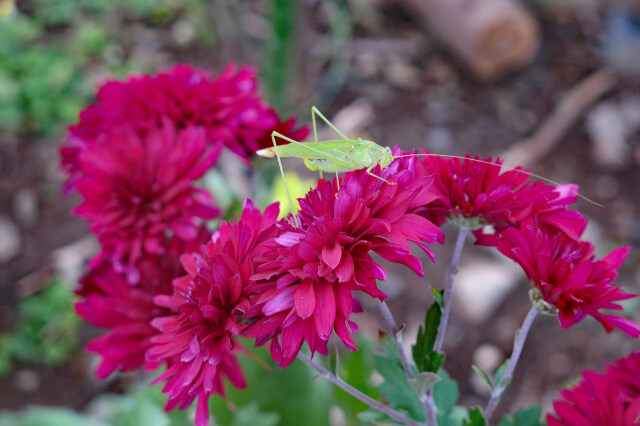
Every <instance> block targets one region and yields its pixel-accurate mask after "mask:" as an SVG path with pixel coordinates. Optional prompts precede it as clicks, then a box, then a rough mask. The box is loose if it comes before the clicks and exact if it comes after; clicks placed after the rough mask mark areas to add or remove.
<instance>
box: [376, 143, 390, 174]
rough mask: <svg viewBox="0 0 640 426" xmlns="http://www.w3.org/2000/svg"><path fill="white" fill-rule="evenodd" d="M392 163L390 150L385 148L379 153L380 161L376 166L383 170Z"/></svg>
mask: <svg viewBox="0 0 640 426" xmlns="http://www.w3.org/2000/svg"><path fill="white" fill-rule="evenodd" d="M392 161H393V154H392V153H391V148H389V147H388V146H385V147H384V148H383V149H382V151H381V152H380V161H379V162H378V164H380V167H381V168H383V169H384V168H387V167H389V164H391V162H392Z"/></svg>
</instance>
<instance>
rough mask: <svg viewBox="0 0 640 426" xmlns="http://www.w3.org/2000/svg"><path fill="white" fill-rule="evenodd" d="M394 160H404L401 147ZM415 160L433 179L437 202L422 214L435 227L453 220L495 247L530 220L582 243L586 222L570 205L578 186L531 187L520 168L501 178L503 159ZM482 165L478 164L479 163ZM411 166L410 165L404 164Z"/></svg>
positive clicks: (420, 170) (419, 170)
mask: <svg viewBox="0 0 640 426" xmlns="http://www.w3.org/2000/svg"><path fill="white" fill-rule="evenodd" d="M394 153H395V155H402V154H405V155H406V153H403V152H402V151H400V150H398V149H397V148H396V149H395V150H394ZM421 154H425V156H424V157H421V158H419V159H418V160H417V161H415V163H414V164H415V165H407V166H405V167H415V168H416V171H417V173H418V174H419V175H434V184H433V191H434V193H435V195H436V196H437V198H436V199H435V200H434V201H433V202H432V203H431V204H429V205H427V206H421V208H420V209H419V210H418V211H419V212H420V213H421V214H423V215H425V216H426V217H429V218H432V219H433V220H434V221H435V222H436V223H438V224H442V223H444V222H445V221H446V219H447V218H448V219H452V220H454V221H457V222H459V223H462V224H464V225H465V226H468V227H470V228H472V229H474V228H475V231H474V234H475V235H476V237H477V239H478V240H477V244H481V245H496V244H497V242H498V235H499V234H500V232H502V231H503V230H505V229H507V228H509V227H512V226H516V227H517V226H519V224H520V222H522V221H523V220H525V219H526V218H528V217H532V216H535V217H536V218H537V219H538V221H539V223H540V224H543V225H545V226H550V227H555V228H557V229H559V230H561V231H563V232H565V233H566V234H567V235H568V236H569V237H571V238H573V239H578V238H579V237H580V235H581V234H582V232H583V231H584V228H585V226H586V220H585V219H584V218H583V217H582V215H581V214H580V213H578V212H576V211H572V210H567V206H568V205H569V204H572V203H574V202H575V201H576V199H577V197H576V194H577V189H578V188H577V186H575V185H561V186H559V187H554V186H551V185H545V184H542V183H540V182H530V181H529V174H528V173H527V172H525V171H522V169H521V168H520V167H517V168H516V169H514V170H508V171H505V172H503V173H501V164H502V162H501V161H500V160H495V161H494V160H493V159H492V158H485V159H480V158H479V157H474V158H472V157H471V155H470V154H467V155H466V159H465V160H461V159H459V158H448V157H440V156H437V155H426V154H429V152H428V151H425V150H422V151H421ZM474 160H479V161H474ZM405 162H406V160H405ZM483 225H491V226H492V227H493V228H494V232H493V233H492V234H485V233H483V230H482V229H477V228H481V227H482V226H483Z"/></svg>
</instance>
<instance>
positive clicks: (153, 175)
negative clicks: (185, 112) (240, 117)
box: [74, 120, 220, 282]
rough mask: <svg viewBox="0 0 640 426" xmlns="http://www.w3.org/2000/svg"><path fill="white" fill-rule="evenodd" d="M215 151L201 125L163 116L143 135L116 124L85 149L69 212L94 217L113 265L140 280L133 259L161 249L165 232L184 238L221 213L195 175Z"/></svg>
mask: <svg viewBox="0 0 640 426" xmlns="http://www.w3.org/2000/svg"><path fill="white" fill-rule="evenodd" d="M216 156H217V153H216V151H215V149H214V148H212V147H211V146H210V145H208V144H207V142H206V139H205V134H204V130H203V129H201V128H187V129H185V130H183V131H181V132H176V131H175V130H174V127H173V125H172V124H171V122H169V121H166V120H165V122H164V125H163V127H162V128H160V129H157V130H154V131H150V132H149V133H148V134H147V135H146V136H145V137H144V138H142V137H140V136H138V135H137V134H135V133H133V132H127V131H124V132H122V133H121V132H119V131H114V132H112V134H110V135H109V137H108V138H107V139H106V140H104V141H97V142H96V143H94V144H93V145H92V147H91V149H90V150H86V151H84V152H83V153H82V155H81V158H80V161H81V164H82V169H83V174H82V176H80V177H79V178H78V180H77V190H78V192H79V193H80V195H82V196H83V197H84V200H83V202H82V203H81V204H80V205H79V206H78V207H76V209H75V210H74V212H75V213H76V214H78V215H79V216H81V217H83V218H84V219H86V220H87V221H89V222H90V223H91V231H92V232H93V233H94V234H95V235H96V236H97V237H98V239H99V240H100V243H101V244H102V246H103V252H102V254H101V255H100V256H99V258H98V259H103V258H108V259H109V260H111V261H112V262H113V264H114V267H115V268H116V272H118V273H120V272H126V273H127V274H128V279H129V280H130V281H131V282H137V281H138V279H139V276H138V275H139V272H138V270H137V269H136V268H135V263H136V261H137V260H138V259H139V258H140V257H141V256H142V255H143V254H144V253H150V254H161V253H162V252H163V244H164V240H165V239H166V238H167V233H171V234H172V235H174V236H175V237H177V238H180V239H182V240H190V239H193V238H195V237H196V235H197V234H198V228H199V226H200V224H201V222H202V221H203V220H207V219H212V218H215V217H217V216H219V214H220V210H219V209H218V208H217V207H215V206H214V205H213V202H212V199H211V196H210V195H209V194H208V193H207V192H206V191H204V190H202V189H199V188H196V187H195V185H194V181H195V180H196V179H198V178H200V177H201V176H202V175H203V174H204V173H205V172H206V171H207V169H209V167H211V165H212V164H213V162H214V161H215V159H216Z"/></svg>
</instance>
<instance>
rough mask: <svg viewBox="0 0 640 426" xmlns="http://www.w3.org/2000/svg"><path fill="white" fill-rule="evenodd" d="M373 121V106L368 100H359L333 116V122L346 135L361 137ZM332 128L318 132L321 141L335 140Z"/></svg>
mask: <svg viewBox="0 0 640 426" xmlns="http://www.w3.org/2000/svg"><path fill="white" fill-rule="evenodd" d="M372 121H373V106H372V105H371V102H369V100H368V99H365V98H358V99H356V100H355V101H353V102H351V103H350V104H349V105H347V106H346V107H344V108H342V109H341V110H340V111H338V113H337V114H335V115H334V116H333V118H332V119H331V122H332V123H333V125H334V126H335V127H336V128H338V129H340V131H341V132H342V133H344V134H345V135H354V136H355V135H359V134H361V133H362V131H363V129H364V128H365V127H367V126H368V125H369V124H370V123H371V122H372ZM335 137H336V134H335V132H334V131H333V130H332V129H331V128H323V129H322V130H321V131H320V132H318V139H319V140H332V139H335Z"/></svg>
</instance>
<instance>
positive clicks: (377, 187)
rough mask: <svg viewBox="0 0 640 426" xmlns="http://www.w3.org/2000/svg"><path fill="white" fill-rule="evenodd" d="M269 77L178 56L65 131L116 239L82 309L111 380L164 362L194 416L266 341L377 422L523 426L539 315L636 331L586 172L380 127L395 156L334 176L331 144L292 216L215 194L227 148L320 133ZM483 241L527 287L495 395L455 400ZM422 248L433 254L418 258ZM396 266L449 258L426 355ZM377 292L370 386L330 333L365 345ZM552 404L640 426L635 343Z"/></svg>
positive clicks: (91, 203) (572, 418)
mask: <svg viewBox="0 0 640 426" xmlns="http://www.w3.org/2000/svg"><path fill="white" fill-rule="evenodd" d="M255 74H256V72H255V70H253V69H251V68H249V67H242V66H241V67H238V66H235V65H229V66H228V67H226V68H225V69H224V70H223V71H222V72H221V73H220V74H219V75H217V76H212V75H211V73H209V72H208V71H205V70H199V69H194V68H193V67H190V66H187V65H177V66H175V67H173V68H171V69H167V70H164V71H160V72H158V73H156V74H153V75H137V76H131V77H129V78H128V79H126V80H111V81H107V82H106V83H104V84H102V86H101V87H100V88H99V90H98V91H97V93H96V102H95V103H93V104H91V105H89V106H88V107H86V108H85V109H84V110H83V111H82V112H81V113H80V119H79V122H78V123H77V124H74V125H72V126H71V127H70V128H69V140H68V142H67V143H66V144H65V145H64V146H63V148H62V149H61V156H62V167H63V168H64V170H65V171H66V173H67V175H68V180H67V183H66V187H65V191H66V192H67V193H71V192H74V191H75V192H77V193H78V194H79V196H80V199H81V201H80V204H79V205H78V206H77V207H76V208H75V210H74V213H75V214H76V215H79V216H80V217H82V218H84V219H85V220H86V221H87V222H88V223H89V224H90V230H91V232H92V233H93V234H94V235H95V237H96V238H97V240H98V241H99V243H100V246H101V251H100V252H99V254H98V255H97V256H96V257H95V258H94V259H92V260H91V262H90V263H89V265H88V271H87V272H86V275H85V276H84V277H83V278H82V280H81V285H80V288H79V289H78V290H77V294H78V295H79V297H80V301H79V302H78V303H77V304H76V311H77V313H78V315H80V316H81V317H82V318H83V319H84V320H86V321H88V322H90V323H91V324H93V325H94V326H96V327H100V328H104V329H106V331H105V332H104V333H103V334H102V335H100V336H99V337H97V338H95V339H93V340H91V341H90V342H89V343H88V345H87V346H86V349H87V350H88V351H90V352H94V353H96V354H98V356H99V357H100V363H99V366H98V368H97V370H96V374H97V376H98V377H100V378H106V377H108V376H110V375H111V374H113V373H115V372H118V371H130V370H135V369H144V370H146V371H158V373H159V376H157V378H156V379H155V380H154V381H153V382H152V384H153V385H156V386H161V387H162V390H163V392H164V393H165V394H166V406H165V408H166V410H173V409H185V408H187V407H190V406H191V405H195V406H196V414H195V424H196V425H197V426H205V425H208V424H209V423H210V404H209V402H210V398H211V397H212V396H215V395H220V396H222V397H224V396H225V395H226V393H227V388H228V387H235V388H238V389H243V388H245V387H246V386H247V378H246V377H245V374H244V373H243V369H242V367H241V364H240V363H239V359H241V358H243V357H249V358H251V357H254V355H253V354H252V352H251V350H250V349H251V347H252V346H265V347H267V348H268V350H269V352H270V355H271V358H272V360H273V362H274V363H275V364H277V365H278V366H279V367H280V369H287V368H290V367H289V366H290V364H291V363H293V362H294V361H295V360H296V359H298V360H300V361H302V362H303V363H305V364H307V365H308V366H309V367H310V368H312V369H313V370H315V371H316V372H317V373H318V374H319V375H320V376H322V377H323V378H324V379H327V380H329V381H330V382H332V383H333V384H335V385H336V386H338V387H339V388H341V389H342V390H343V391H345V392H347V393H348V394H350V395H352V396H353V397H355V398H356V399H358V400H360V401H362V402H364V403H365V404H367V405H368V406H369V407H370V410H367V411H363V412H360V413H359V416H360V419H361V420H362V421H363V422H373V423H376V424H385V423H391V424H406V425H420V424H426V425H430V426H434V425H436V424H438V425H462V424H465V425H477V426H479V425H486V424H489V423H490V422H494V423H496V422H499V423H500V425H520V426H524V425H537V424H541V422H542V421H543V419H541V418H540V417H541V411H540V408H539V407H531V408H527V409H522V410H520V411H519V412H517V413H515V414H514V415H513V416H505V417H503V418H502V419H496V418H495V416H494V413H495V411H496V408H497V406H498V404H499V402H500V398H501V396H502V395H503V394H504V392H508V386H509V383H510V381H511V379H512V377H513V374H514V371H515V370H516V368H526V365H520V366H518V361H519V359H520V355H521V353H522V350H523V347H524V343H525V341H526V339H527V335H528V333H529V331H530V329H531V327H533V326H535V320H536V317H537V316H538V315H541V314H544V315H554V316H556V317H557V319H558V323H559V325H560V327H561V328H562V329H568V328H570V327H571V326H572V325H574V324H576V323H578V322H581V321H582V320H584V319H585V318H586V317H592V318H594V319H595V320H597V322H599V323H600V324H601V326H602V327H603V328H604V330H605V331H606V332H607V333H609V332H612V331H613V330H614V329H617V331H618V332H622V333H626V334H627V335H628V336H630V338H638V337H639V336H640V326H639V325H638V324H636V323H635V322H633V321H632V320H630V319H627V318H625V317H624V316H622V315H619V314H618V313H615V312H613V313H612V312H611V310H613V311H616V310H617V311H620V310H622V309H623V308H622V306H621V305H620V304H619V302H620V301H624V300H627V299H630V298H633V297H636V295H634V294H630V293H628V292H626V291H624V290H623V289H622V287H621V286H619V285H618V284H616V282H615V279H616V277H617V274H618V273H617V270H618V268H619V267H620V266H621V265H622V263H623V262H624V260H625V258H626V257H627V255H628V253H629V250H630V248H629V247H620V248H616V249H614V250H613V251H611V252H610V253H609V254H608V255H606V256H604V257H602V258H597V257H596V256H595V254H594V252H595V247H594V245H593V244H592V243H591V242H590V241H588V240H585V239H583V234H584V231H585V227H586V225H587V219H586V218H585V217H584V216H583V215H582V214H581V213H580V212H578V211H577V210H573V209H571V206H572V205H573V204H574V203H575V202H576V201H577V198H578V196H579V195H578V187H577V186H576V185H573V184H563V185H556V184H550V183H546V182H540V181H539V179H537V178H536V177H534V176H532V175H531V174H530V173H529V172H527V171H526V170H524V169H523V168H521V167H516V168H503V167H502V166H501V161H500V160H499V159H492V158H482V159H481V158H479V157H477V156H474V155H473V154H468V155H467V156H466V157H463V158H460V157H453V156H439V155H435V154H431V153H429V152H427V151H424V150H421V151H419V152H417V151H412V152H407V151H403V150H402V149H400V148H399V147H397V146H392V145H394V144H395V142H396V141H380V140H378V141H375V142H376V143H377V144H378V145H379V146H383V147H384V146H389V151H390V152H391V153H392V156H391V157H390V158H389V159H388V160H389V161H385V162H384V163H383V164H375V162H374V163H373V164H371V165H370V166H369V165H368V166H367V167H364V168H362V169H357V170H347V171H346V172H345V173H343V174H340V175H337V174H332V173H331V172H330V170H331V166H332V164H333V165H334V166H336V167H335V168H336V169H337V165H336V164H335V163H332V161H333V160H332V158H331V156H330V155H328V156H327V155H325V156H324V157H320V158H321V159H322V161H323V162H324V163H323V165H324V166H326V168H325V171H326V172H327V173H326V176H325V177H324V178H320V179H318V180H317V182H314V184H313V187H312V188H311V189H310V190H308V192H306V193H305V194H301V196H300V197H299V198H298V205H299V208H297V209H296V210H295V211H292V212H289V214H284V215H281V214H280V209H281V207H280V206H279V204H278V203H277V202H276V203H272V204H269V205H258V202H257V201H256V200H254V201H252V200H249V199H247V200H245V201H244V202H243V203H242V205H241V206H239V208H238V206H233V205H232V206H225V207H223V206H220V205H218V204H217V202H216V199H215V198H214V196H213V195H212V194H211V193H209V192H208V191H207V190H206V186H204V185H202V184H201V182H202V180H203V177H204V176H205V175H206V174H207V173H208V172H210V171H211V170H212V169H213V168H216V165H217V162H218V160H219V159H220V158H221V156H224V155H229V154H231V155H234V156H236V157H237V158H239V159H240V162H241V163H244V165H246V167H247V170H249V171H248V172H247V173H254V171H253V169H254V168H255V167H256V164H257V161H256V152H257V151H259V150H264V149H274V150H275V151H277V148H274V147H273V142H272V135H273V134H274V132H276V133H277V134H279V135H283V136H285V137H286V138H289V139H290V140H292V141H294V142H295V141H304V140H305V138H306V137H307V136H308V135H309V133H310V132H309V129H308V128H306V127H300V126H298V125H297V124H296V123H297V121H298V120H296V119H295V118H288V119H284V118H282V117H280V115H279V114H278V113H277V112H276V110H275V108H274V107H272V106H271V105H269V104H267V103H266V102H265V101H264V100H263V97H262V94H261V92H260V89H259V86H258V83H257V80H256V77H255ZM314 133H315V127H314ZM316 140H317V139H316ZM341 155H343V153H342V152H341ZM297 156H300V157H305V158H308V157H312V156H311V155H307V154H304V153H302V154H299V155H297ZM374 159H375V158H374ZM278 160H279V159H278ZM316 161H317V160H316ZM341 162H342V163H341V164H342V165H343V166H344V158H343V157H341ZM307 163H308V164H309V161H307ZM262 164H264V160H263V162H262ZM316 164H317V163H316ZM354 164H360V163H358V162H354ZM354 168H355V167H354ZM343 169H344V167H343ZM292 204H293V203H292ZM291 209H292V210H293V206H292V207H291ZM221 218H225V219H221ZM445 223H452V224H454V225H455V226H456V227H457V229H458V234H457V237H455V236H447V237H448V238H451V237H455V238H456V242H455V247H454V250H453V253H452V255H451V258H450V259H443V258H437V259H436V258H435V256H434V254H433V251H432V247H433V245H435V244H441V243H443V242H444V240H445V234H444V232H443V231H442V229H441V228H442V226H443V225H444V224H445ZM469 239H473V240H474V242H475V244H476V245H481V246H486V248H487V250H497V251H498V252H499V253H501V254H502V255H504V256H506V257H507V258H509V259H511V260H513V261H514V262H515V263H516V264H518V265H519V266H520V267H521V268H522V270H523V272H524V274H525V275H526V278H527V279H528V281H529V287H528V288H522V290H521V291H522V292H528V294H529V298H530V300H531V309H530V310H529V312H528V314H527V315H526V316H525V317H524V318H522V325H521V327H520V329H519V330H518V332H517V333H516V335H515V336H514V345H513V351H512V353H511V356H510V358H509V359H508V360H507V361H506V362H505V363H504V364H503V365H502V366H501V367H500V368H499V369H498V371H497V372H496V374H495V377H493V378H492V377H490V375H489V374H488V373H486V372H483V371H482V370H481V369H479V368H477V367H475V369H476V372H477V374H479V375H480V376H481V377H482V378H483V379H485V380H486V382H487V383H488V384H489V386H490V387H491V395H490V397H489V398H488V401H486V405H485V406H484V407H462V406H459V405H457V389H456V385H455V383H454V382H453V381H452V380H451V378H450V377H449V376H448V374H447V373H446V372H445V371H444V369H443V365H444V362H445V357H446V356H447V354H446V353H444V352H443V348H444V343H445V340H446V338H447V333H446V332H447V325H448V323H449V318H450V317H451V315H452V298H453V295H454V293H455V282H456V280H455V276H456V272H457V270H458V268H459V263H460V260H461V253H462V251H463V247H464V244H465V242H466V241H467V240H469ZM416 248H418V249H419V251H422V252H424V253H425V254H426V255H427V257H429V258H430V260H431V261H430V262H427V263H426V264H423V262H422V260H420V258H419V257H418V253H417V252H416V251H417V250H416ZM390 263H399V264H402V265H404V266H406V267H407V268H409V270H411V271H412V272H413V273H415V275H416V276H417V277H418V278H416V279H420V278H419V277H424V276H427V277H428V276H429V275H430V274H431V273H432V272H431V271H432V270H433V269H434V268H446V269H447V270H448V271H449V274H448V281H447V282H446V283H442V285H439V284H438V285H435V283H434V285H432V284H431V283H428V282H426V281H424V292H426V293H430V294H431V295H432V298H433V303H432V305H431V306H430V307H428V308H427V307H425V321H424V324H422V325H421V327H420V330H419V332H418V335H417V338H416V341H415V344H413V346H412V350H411V351H407V350H406V347H405V345H404V344H403V341H402V331H403V330H402V329H403V327H402V326H401V325H398V324H397V322H396V321H395V320H394V318H393V315H392V314H391V311H390V310H389V308H388V306H387V304H386V303H385V299H387V294H385V292H383V290H382V288H383V287H382V286H381V284H382V283H383V282H384V281H385V280H387V277H388V273H387V269H388V266H387V265H389V264H390ZM386 286H387V287H389V286H393V282H390V283H388V284H386ZM367 297H370V298H373V299H376V300H377V301H376V304H377V305H378V307H379V310H380V313H381V317H382V318H383V319H384V323H382V324H380V325H379V328H380V329H382V330H384V333H382V334H381V338H380V342H379V343H380V348H381V350H382V352H380V353H378V354H376V355H375V366H376V367H375V368H376V371H377V372H378V373H379V374H380V376H382V380H381V382H380V383H379V386H378V389H379V394H376V395H373V396H370V395H367V394H366V393H365V392H363V391H362V390H359V389H357V388H356V387H354V386H353V385H352V384H350V383H349V382H348V380H344V379H343V378H341V371H342V370H341V366H340V362H339V359H340V357H338V356H337V355H336V354H335V353H333V348H334V345H332V344H330V339H331V338H332V337H334V338H335V339H334V340H336V341H337V342H338V346H340V350H342V349H343V348H346V349H348V350H349V351H358V350H359V343H358V342H359V341H358V340H357V339H355V338H354V336H355V335H356V333H357V331H358V325H357V324H356V322H355V319H354V318H353V317H352V315H353V314H354V313H358V312H361V311H362V309H363V308H362V306H361V303H360V301H359V300H361V298H367ZM453 314H454V315H455V312H453ZM559 332H562V331H559ZM332 343H333V342H332ZM340 350H338V352H340ZM332 354H333V355H332ZM324 358H327V359H330V360H331V362H329V363H323V361H322V360H323V359H324ZM356 368H357V366H356ZM269 374H273V375H277V374H282V372H280V371H278V370H277V369H275V370H272V371H270V372H269ZM319 380H322V379H319ZM264 391H265V392H269V390H268V389H264ZM229 404H233V401H230V402H229ZM553 408H554V412H552V413H550V414H548V415H547V416H546V422H548V424H550V425H587V424H592V425H633V424H640V352H635V353H632V354H630V355H629V356H628V357H627V358H624V359H620V360H618V361H616V362H615V363H613V364H611V365H608V366H607V367H606V368H604V371H603V372H593V371H589V372H585V373H584V374H583V378H582V381H581V382H580V383H578V384H576V385H573V386H571V387H570V388H568V389H566V390H562V391H560V394H559V395H558V398H557V401H556V402H555V403H554V404H553ZM215 415H216V413H215V410H214V411H213V417H215Z"/></svg>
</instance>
